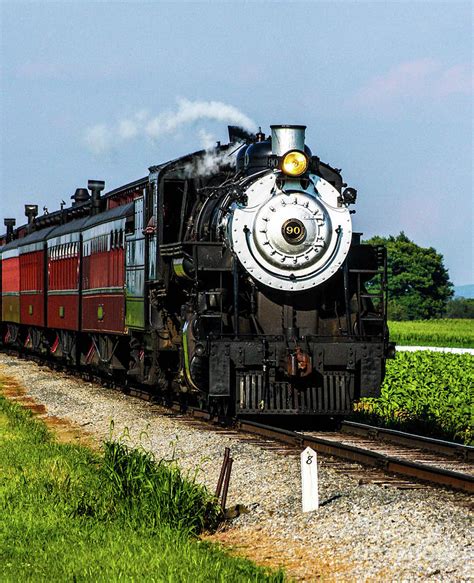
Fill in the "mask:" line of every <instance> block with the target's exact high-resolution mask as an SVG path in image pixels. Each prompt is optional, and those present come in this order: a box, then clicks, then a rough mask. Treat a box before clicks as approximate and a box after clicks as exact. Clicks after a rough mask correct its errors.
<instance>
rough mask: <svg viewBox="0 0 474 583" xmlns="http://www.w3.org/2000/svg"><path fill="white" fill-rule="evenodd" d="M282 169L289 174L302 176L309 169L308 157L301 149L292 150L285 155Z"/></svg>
mask: <svg viewBox="0 0 474 583" xmlns="http://www.w3.org/2000/svg"><path fill="white" fill-rule="evenodd" d="M281 169H282V171H283V172H284V173H285V174H288V175H289V176H301V174H304V173H305V172H306V170H307V169H308V158H307V157H306V155H305V154H304V153H303V152H300V151H299V150H292V151H291V152H288V153H287V154H285V155H284V156H283V160H282V163H281Z"/></svg>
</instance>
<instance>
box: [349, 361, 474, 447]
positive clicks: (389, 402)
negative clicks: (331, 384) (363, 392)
mask: <svg viewBox="0 0 474 583" xmlns="http://www.w3.org/2000/svg"><path fill="white" fill-rule="evenodd" d="M473 403H474V356H472V355H470V354H445V353H434V352H428V351H424V352H422V351H417V352H401V353H398V354H397V355H396V357H395V359H394V360H389V361H387V374H386V377H385V381H384V383H383V385H382V391H381V396H380V397H379V398H378V399H362V400H361V402H360V403H358V404H357V405H356V413H355V417H356V420H357V421H363V422H368V423H375V424H377V425H381V426H384V427H392V428H396V429H401V430H404V431H412V432H413V433H420V434H425V435H431V436H435V437H439V438H443V439H449V440H455V441H461V442H464V443H466V444H469V445H472V444H473V442H474V409H473Z"/></svg>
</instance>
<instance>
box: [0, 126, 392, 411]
mask: <svg viewBox="0 0 474 583" xmlns="http://www.w3.org/2000/svg"><path fill="white" fill-rule="evenodd" d="M271 129H272V135H271V137H268V138H267V137H265V135H264V134H263V133H262V132H261V131H259V132H258V133H257V134H256V135H251V134H248V133H246V132H244V131H242V130H240V129H239V128H232V127H231V128H229V137H230V143H229V144H228V145H220V144H218V145H217V146H216V148H215V149H213V150H207V151H200V152H197V153H193V154H190V155H187V156H185V157H182V158H178V159H176V160H173V161H171V162H167V163H164V164H160V165H158V166H153V167H151V168H150V171H149V174H148V176H146V177H145V178H143V179H140V180H137V181H135V182H133V183H130V184H127V185H125V186H123V187H120V188H118V189H115V190H114V191H111V192H109V193H107V194H105V195H103V196H101V190H102V189H103V187H104V184H103V183H101V182H99V181H90V182H89V190H90V191H91V194H89V191H88V190H86V189H77V190H76V193H75V195H74V196H73V201H74V202H73V205H72V206H71V207H70V208H62V209H61V210H60V211H57V212H54V213H49V214H46V215H43V216H42V217H36V216H35V212H34V207H32V206H31V205H29V207H28V209H29V210H28V212H29V218H30V220H29V224H28V225H25V226H24V227H21V228H20V229H17V230H16V231H14V230H13V225H12V221H11V220H9V219H6V223H5V224H6V225H7V226H8V230H7V234H6V235H5V236H4V237H3V240H2V242H3V245H2V246H1V247H0V256H1V259H2V261H1V264H0V265H1V269H2V278H1V281H2V322H1V326H2V342H3V343H4V344H7V345H8V344H14V345H17V346H21V347H22V349H24V350H30V351H34V352H43V353H44V352H47V353H48V354H49V355H50V356H51V357H52V358H57V359H58V360H59V361H63V362H69V363H72V364H74V365H75V366H79V367H80V366H82V367H90V368H92V369H97V370H100V371H102V372H104V373H106V374H109V375H111V376H112V375H117V376H119V377H121V378H122V380H123V381H124V382H128V383H130V384H140V385H147V386H148V387H149V389H150V390H151V391H153V392H157V393H162V394H167V395H168V396H170V395H173V394H179V395H181V396H183V395H186V396H187V398H188V399H189V400H193V401H195V402H199V403H200V404H201V406H202V407H203V408H204V409H206V410H209V411H210V412H212V413H218V414H220V413H222V414H227V415H229V414H230V415H236V416H245V415H269V414H280V415H294V414H305V415H331V416H333V415H344V414H347V413H349V412H350V411H351V410H352V405H353V402H354V400H357V399H358V398H360V397H365V396H377V395H378V392H379V389H380V385H381V382H382V380H383V377H384V371H385V360H386V358H387V357H388V356H389V354H390V352H391V346H390V344H389V342H388V332H387V325H386V253H385V249H384V248H382V247H374V246H370V245H363V244H361V242H360V234H358V233H353V232H352V225H351V216H350V215H351V212H352V211H350V210H349V208H348V207H349V206H350V205H352V204H353V203H355V200H356V191H355V189H353V188H347V185H346V184H344V183H343V180H342V177H341V174H340V171H339V170H338V169H335V168H332V167H331V166H329V165H328V164H325V163H323V162H321V160H320V159H319V158H318V157H317V156H314V155H312V153H311V151H310V149H309V148H308V146H307V145H306V144H305V127H304V126H294V125H293V126H284V125H278V126H272V128H271ZM32 208H33V210H32Z"/></svg>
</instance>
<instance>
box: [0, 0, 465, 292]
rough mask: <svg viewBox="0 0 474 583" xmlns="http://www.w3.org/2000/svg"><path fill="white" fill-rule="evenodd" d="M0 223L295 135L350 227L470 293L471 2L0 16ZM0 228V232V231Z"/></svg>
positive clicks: (62, 6)
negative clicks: (300, 131) (238, 124)
mask: <svg viewBox="0 0 474 583" xmlns="http://www.w3.org/2000/svg"><path fill="white" fill-rule="evenodd" d="M0 11H1V12H0V15H1V56H0V64H1V87H0V90H1V93H0V105H1V118H0V121H1V126H0V130H1V157H0V203H1V213H0V215H1V218H3V217H5V216H14V217H16V218H17V221H19V222H24V219H23V204H24V203H25V202H29V203H36V204H39V206H40V209H41V208H42V207H43V206H47V207H48V208H49V209H50V210H53V209H56V208H58V206H59V203H60V201H61V200H62V199H63V200H65V201H67V202H69V200H70V196H71V195H72V194H73V193H74V190H75V189H76V188H77V187H80V186H85V185H86V183H87V179H88V178H97V179H104V180H105V181H106V187H107V189H110V188H114V187H116V186H119V185H120V184H123V183H124V182H128V181H132V180H134V179H136V178H139V177H141V176H145V175H146V173H147V168H148V166H150V165H152V164H156V163H158V162H160V161H164V160H167V159H170V158H173V157H175V156H178V155H181V154H185V153H188V152H190V151H192V150H195V149H199V148H201V147H202V145H203V144H207V143H209V142H210V141H212V140H213V139H218V140H222V141H225V139H226V126H227V123H228V122H235V121H236V120H242V121H243V123H248V124H250V125H251V124H253V123H255V124H258V125H261V126H262V127H263V129H264V131H267V132H268V131H269V125H270V124H272V123H303V124H306V125H307V126H308V129H307V143H308V145H310V147H311V148H312V150H313V153H314V154H317V155H318V156H320V157H321V159H323V160H325V161H327V162H329V163H331V164H332V165H334V166H336V167H341V168H342V169H343V174H344V177H345V179H346V181H347V182H348V183H349V184H350V185H351V186H354V187H356V188H357V189H358V192H359V199H358V204H357V207H356V208H357V214H356V215H355V217H354V222H355V228H356V229H358V230H361V231H363V232H364V234H365V235H366V236H371V235H374V234H381V235H388V234H397V233H399V232H400V231H401V230H403V231H405V233H406V234H407V235H408V236H409V237H410V238H411V239H413V240H414V241H415V242H416V243H418V244H420V245H423V246H434V247H435V248H436V249H437V250H438V251H440V252H441V253H443V255H444V257H445V263H446V265H447V267H448V269H449V272H450V276H451V280H452V281H453V282H454V283H455V284H457V285H460V284H466V283H472V282H473V281H474V275H473V264H472V258H473V251H472V248H473V230H472V218H473V188H472V168H471V164H472V153H473V151H472V94H473V88H472V3H471V2H455V1H451V2H446V3H445V2H423V1H418V2H417V1H411V2H386V1H381V2H358V1H354V2H345V1H339V2H317V1H313V2H289V1H286V2H275V1H273V2H237V1H235V2H225V3H224V2H211V1H209V2H204V3H201V2H190V3H185V2H174V3H164V2H131V1H129V2H116V3H108V2H58V3H56V2H44V1H43V2H29V3H26V2H19V1H15V2H8V1H5V0H3V1H1V0H0ZM2 222H3V221H2Z"/></svg>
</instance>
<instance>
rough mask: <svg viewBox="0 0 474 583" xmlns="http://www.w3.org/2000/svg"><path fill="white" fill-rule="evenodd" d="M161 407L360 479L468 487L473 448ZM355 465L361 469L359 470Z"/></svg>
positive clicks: (367, 430) (361, 428)
mask: <svg viewBox="0 0 474 583" xmlns="http://www.w3.org/2000/svg"><path fill="white" fill-rule="evenodd" d="M9 352H10V354H14V355H15V356H17V357H18V356H19V355H18V353H14V352H13V351H9ZM25 357H26V358H28V359H29V360H33V361H35V362H37V363H38V364H41V365H46V366H50V367H51V368H53V369H58V368H59V369H60V370H62V371H63V372H64V371H66V372H68V373H70V374H74V375H75V376H81V377H82V378H85V379H86V380H88V381H92V382H98V383H101V384H102V385H105V386H107V387H109V388H113V389H117V390H120V391H122V392H124V393H126V394H129V395H132V396H134V397H138V398H141V399H144V400H147V401H151V400H153V396H152V395H151V394H150V393H149V392H147V391H145V390H143V389H142V388H141V387H136V386H121V385H119V384H117V383H116V382H115V381H112V380H110V379H103V378H101V377H99V376H97V375H91V374H89V373H85V374H84V373H82V372H80V371H71V370H70V369H63V368H62V367H55V366H51V363H50V362H49V361H48V360H46V361H45V360H43V359H41V358H38V357H31V356H29V355H28V356H27V355H21V356H20V358H25ZM158 410H160V411H163V406H162V405H159V406H158V405H157V411H158ZM166 410H168V411H169V414H170V415H176V416H179V417H181V418H182V419H183V421H184V422H187V423H190V424H193V425H195V426H199V427H201V428H204V427H206V428H207V429H208V430H214V431H219V432H222V433H225V434H226V435H231V436H235V437H237V438H239V439H246V440H251V441H254V442H255V443H257V444H259V445H260V446H262V447H264V448H266V449H271V450H273V451H276V452H278V453H280V454H294V453H296V452H298V451H301V450H302V449H304V448H305V447H307V446H309V447H311V448H313V449H314V450H315V451H316V452H318V453H319V454H322V455H323V456H325V463H326V464H327V465H331V466H333V467H335V468H336V469H338V470H340V471H342V472H345V473H349V474H353V475H355V476H356V477H359V481H360V482H361V483H364V482H371V483H377V484H380V485H383V486H395V487H399V488H417V487H423V486H421V485H420V484H422V483H430V484H436V485H438V486H445V487H449V488H453V489H456V490H461V491H464V492H468V493H472V492H473V491H474V447H469V446H465V445H461V444H458V443H453V442H448V441H443V440H439V439H432V438H428V437H423V436H419V435H414V434H410V433H405V432H402V431H395V430H391V429H385V428H380V427H375V426H371V425H365V424H361V423H354V422H349V421H345V422H343V423H342V424H341V428H340V430H339V431H291V430H288V429H283V428H280V427H274V426H269V425H265V424H262V423H259V422H256V421H250V420H239V421H237V423H236V424H235V425H234V427H222V426H219V425H212V424H210V423H209V421H210V415H209V414H208V413H207V412H204V411H201V410H199V409H195V408H192V407H190V408H189V410H188V413H187V414H183V413H182V412H181V411H180V407H179V405H177V404H174V405H173V406H172V407H171V408H167V409H166ZM357 464H362V466H364V468H365V469H362V470H361V469H360V468H359V467H357Z"/></svg>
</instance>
